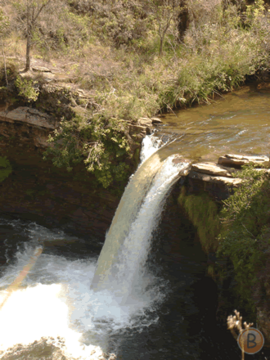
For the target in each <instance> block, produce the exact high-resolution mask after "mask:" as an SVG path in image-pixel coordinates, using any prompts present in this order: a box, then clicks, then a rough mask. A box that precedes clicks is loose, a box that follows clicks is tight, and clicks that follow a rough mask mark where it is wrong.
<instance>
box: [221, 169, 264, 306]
mask: <svg viewBox="0 0 270 360" xmlns="http://www.w3.org/2000/svg"><path fill="white" fill-rule="evenodd" d="M237 177H239V178H242V179H243V184H242V185H241V186H240V187H238V188H236V189H235V191H234V194H233V195H232V196H230V197H229V198H228V199H227V200H226V201H224V208H223V210H222V212H221V219H222V223H223V226H222V231H221V233H220V235H219V239H218V240H219V247H218V256H219V258H227V259H228V260H229V261H230V262H231V263H232V265H233V270H234V278H235V280H236V286H235V292H236V293H237V296H238V297H239V299H240V301H241V302H242V304H247V305H246V306H248V307H249V310H250V311H255V308H254V298H253V291H254V286H255V285H256V282H257V273H258V272H259V271H261V270H262V269H263V268H264V266H265V261H266V259H265V252H264V251H263V249H264V250H265V249H267V248H269V245H270V239H269V238H267V239H266V238H265V234H267V233H269V228H270V205H269V204H270V181H269V178H268V175H267V174H266V173H264V172H261V171H257V170H255V169H253V168H252V167H251V166H248V167H246V168H244V170H243V171H242V172H240V173H239V172H238V173H237ZM221 276H222V277H226V273H223V274H221Z"/></svg>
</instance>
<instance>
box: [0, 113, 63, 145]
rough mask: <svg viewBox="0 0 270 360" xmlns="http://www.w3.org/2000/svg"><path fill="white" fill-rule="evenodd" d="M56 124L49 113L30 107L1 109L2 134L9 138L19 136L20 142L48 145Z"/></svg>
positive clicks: (0, 131) (22, 143) (0, 124)
mask: <svg viewBox="0 0 270 360" xmlns="http://www.w3.org/2000/svg"><path fill="white" fill-rule="evenodd" d="M55 127H56V124H55V122H54V121H53V119H52V118H51V117H50V116H48V115H47V114H45V113H43V112H40V111H38V110H36V109H31V108H29V107H18V108H17V109H15V110H12V111H0V134H1V136H3V137H5V138H6V139H7V140H9V139H14V138H19V139H20V144H21V146H23V145H24V144H29V145H30V144H31V145H32V144H34V145H35V146H36V147H40V148H45V147H47V146H48V143H47V139H48V136H49V134H50V133H51V132H52V131H53V130H54V129H55Z"/></svg>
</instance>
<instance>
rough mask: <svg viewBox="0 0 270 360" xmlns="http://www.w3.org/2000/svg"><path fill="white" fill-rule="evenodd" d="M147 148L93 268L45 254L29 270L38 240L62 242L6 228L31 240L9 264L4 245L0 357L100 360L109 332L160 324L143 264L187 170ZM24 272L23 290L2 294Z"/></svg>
mask: <svg viewBox="0 0 270 360" xmlns="http://www.w3.org/2000/svg"><path fill="white" fill-rule="evenodd" d="M151 143H152V144H153V146H152V147H151V146H150V145H149V144H151ZM144 145H146V146H144V147H143V150H142V159H141V160H142V163H141V166H140V167H139V168H138V170H137V172H136V173H135V175H134V176H133V177H131V179H130V182H129V184H128V186H127V187H126V190H125V193H124V195H123V197H122V199H121V202H120V204H119V206H118V209H117V211H116V214H115V216H114V219H113V222H112V225H111V227H110V229H109V232H108V234H107V236H106V241H105V244H104V246H103V249H102V252H101V255H100V257H99V260H98V264H96V260H95V259H87V260H78V259H76V260H72V259H67V258H65V257H64V256H62V255H60V256H59V255H55V254H48V253H46V247H45V249H44V251H43V253H41V251H39V257H36V258H35V259H34V260H35V264H34V262H33V260H31V257H33V255H35V254H36V253H37V249H40V246H41V244H40V241H39V239H40V238H42V239H43V240H45V243H47V244H48V243H49V242H50V241H56V240H57V239H59V241H60V242H61V239H63V238H65V239H66V238H67V235H65V234H63V233H61V232H60V234H59V233H58V232H55V231H50V230H48V229H45V228H43V227H41V226H38V225H36V224H34V223H31V224H29V225H27V227H26V229H24V230H23V225H22V224H21V223H20V221H17V220H16V221H15V220H12V221H10V222H7V224H8V226H12V227H13V228H14V229H18V230H17V231H18V234H19V233H21V232H25V236H26V237H27V238H28V240H27V242H24V243H23V246H22V245H20V246H19V245H17V251H16V254H15V258H14V255H13V260H12V259H11V258H10V257H9V255H8V254H9V241H8V239H7V240H6V243H5V245H6V263H7V265H6V267H5V269H4V272H2V277H1V278H0V304H1V303H2V304H3V305H2V307H1V308H0V358H3V359H17V358H18V359H28V358H29V356H30V355H29V354H31V353H33V354H34V353H38V354H39V353H40V351H41V349H43V350H44V346H45V345H44V344H47V345H46V346H51V347H52V348H53V349H56V350H51V352H52V353H53V354H54V356H56V357H52V358H55V359H56V358H58V357H57V356H58V355H59V356H60V358H61V356H62V355H64V356H65V357H66V358H68V359H74V358H76V359H87V360H90V359H98V358H102V349H103V350H104V349H107V345H108V344H107V342H108V333H109V332H110V334H112V333H114V332H117V331H119V330H120V329H125V328H128V329H141V328H143V327H145V326H146V327H148V326H150V325H151V324H153V323H155V322H156V321H157V319H156V317H155V316H154V317H153V316H152V315H151V316H150V317H149V316H148V315H147V313H146V312H145V309H146V308H148V309H150V308H151V309H152V310H151V311H152V312H153V311H154V307H153V306H154V305H153V303H155V304H158V303H160V301H162V300H163V298H164V296H165V293H164V288H162V284H161V283H162V281H161V280H160V279H159V281H158V285H157V281H155V280H156V279H155V275H154V274H150V272H148V271H146V267H145V263H146V260H147V256H148V253H149V250H150V246H151V237H152V232H153V230H154V229H155V228H156V226H157V224H158V220H159V218H160V215H161V212H162V206H163V204H164V201H165V199H166V196H167V195H168V192H169V190H170V187H171V186H172V185H173V184H174V183H175V181H176V180H177V179H178V178H179V177H180V176H181V174H182V173H184V172H185V171H186V169H187V168H188V167H189V164H188V163H187V162H185V161H182V160H181V158H180V157H175V156H171V157H169V158H167V159H166V160H165V161H162V160H161V158H160V156H159V154H158V152H157V150H158V146H160V145H161V143H160V142H159V141H157V138H155V137H154V136H152V137H146V139H145V142H144ZM0 220H1V219H0ZM2 222H5V220H2ZM0 225H1V221H0ZM73 240H74V239H73ZM32 259H33V258H32ZM29 261H30V262H31V261H32V262H33V264H32V265H33V268H32V269H30V268H29V266H28V265H27V264H29ZM27 266H28V268H29V272H28V273H27V274H25V275H27V276H25V277H24V279H23V281H22V283H21V282H19V284H20V285H21V286H20V288H16V289H15V288H12V291H7V289H8V290H9V285H10V284H12V283H18V281H17V280H16V279H17V278H18V275H19V278H20V274H21V273H22V269H25V268H27ZM90 284H92V288H90ZM161 288H162V289H161ZM96 290H98V291H96ZM7 292H8V294H7ZM7 295H8V296H7ZM155 306H156V305H155ZM142 319H144V320H142ZM18 344H20V345H18ZM36 347H38V350H37V349H36ZM44 351H45V350H44ZM58 352H59V353H58ZM57 354H58V355H57ZM38 356H41V355H38ZM46 356H47V355H46ZM36 358H38V357H35V359H36ZM45 358H46V357H45Z"/></svg>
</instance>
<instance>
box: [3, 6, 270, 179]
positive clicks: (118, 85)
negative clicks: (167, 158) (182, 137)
mask: <svg viewBox="0 0 270 360" xmlns="http://www.w3.org/2000/svg"><path fill="white" fill-rule="evenodd" d="M7 4H8V2H6V8H7V9H8V10H7V13H8V14H9V16H10V17H11V18H12V19H13V20H14V24H15V26H14V28H15V29H17V31H15V30H13V31H12V32H10V35H9V38H7V39H6V40H5V41H6V44H9V46H6V53H7V54H6V55H7V56H16V57H17V58H20V59H23V55H24V51H25V39H24V38H23V36H22V34H23V31H22V28H21V26H22V25H21V23H20V22H19V21H17V20H16V16H15V15H16V14H15V13H14V11H15V10H14V9H13V10H12V7H11V6H10V4H8V5H7ZM202 5H203V6H202V7H201V8H198V9H197V8H196V7H195V8H194V7H193V8H192V6H194V4H193V2H192V1H189V2H188V6H189V11H190V14H191V13H192V14H193V18H194V19H195V20H194V19H193V20H194V21H191V23H190V26H189V28H188V29H187V31H186V33H185V36H184V38H183V40H182V41H179V33H178V30H177V21H178V20H177V19H178V17H177V14H174V15H175V16H174V17H173V20H172V22H171V25H170V27H169V29H168V32H167V34H166V37H165V43H164V49H163V55H162V56H159V36H158V27H159V23H158V21H159V20H158V17H157V16H156V13H155V8H154V7H151V6H150V3H149V2H145V1H144V0H134V1H133V2H132V3H131V2H128V1H122V0H119V1H118V2H117V3H115V4H114V3H112V2H109V1H104V2H103V3H102V4H97V3H96V2H94V1H92V0H91V1H88V2H87V3H86V2H84V1H81V0H74V1H66V2H64V3H62V2H61V4H60V2H59V1H55V2H54V8H52V9H48V11H47V12H44V14H42V16H41V17H40V19H39V23H38V26H37V29H36V31H35V34H34V40H35V42H34V48H33V51H32V58H33V59H35V60H36V61H37V63H39V64H41V65H47V66H49V67H53V68H54V70H55V71H56V73H58V75H57V74H56V78H58V80H59V81H61V82H63V81H65V82H69V83H70V85H71V88H73V89H76V88H81V89H83V90H84V91H85V92H86V94H87V99H86V100H85V101H84V102H83V101H82V102H81V103H80V104H79V105H80V106H82V107H83V108H84V109H85V110H86V111H85V115H84V116H85V117H86V118H85V120H84V121H81V122H80V126H79V128H76V126H77V125H78V122H76V120H74V121H73V123H72V126H69V124H68V123H65V121H66V122H69V121H70V117H69V118H66V119H65V118H63V122H62V125H63V126H62V128H61V131H62V132H63V131H64V132H65V131H67V132H68V133H67V136H66V139H69V142H70V144H69V145H70V146H65V147H64V148H63V147H62V148H61V147H57V146H56V148H58V150H59V151H58V152H57V151H54V152H52V155H53V161H54V163H55V164H58V166H65V167H67V168H71V167H72V162H73V159H74V163H76V162H77V161H78V158H79V159H80V161H83V160H87V158H88V159H89V152H88V153H87V152H85V145H87V143H89V142H90V143H91V142H93V141H92V140H91V139H92V138H93V136H94V134H92V135H91V136H89V137H88V142H87V143H84V142H83V138H82V139H80V140H79V141H77V140H76V139H75V140H74V136H73V134H72V132H71V131H70V130H67V129H70V128H72V129H73V130H74V133H76V134H79V135H78V136H81V135H82V134H83V132H88V133H89V131H90V130H89V126H88V124H89V123H90V122H91V121H93V122H94V123H96V122H100V123H103V124H104V125H105V126H107V127H108V126H110V125H108V124H116V123H118V130H114V131H115V133H117V134H118V136H117V139H118V140H117V141H119V145H121V144H122V143H125V141H126V140H124V138H125V139H127V134H126V132H125V131H123V130H121V129H122V126H120V124H121V123H122V122H123V121H125V122H134V123H136V121H137V120H138V119H139V118H140V117H145V116H149V117H151V116H154V115H156V114H158V113H159V112H167V111H172V109H174V108H175V107H178V108H179V107H180V108H181V107H187V106H191V105H193V104H201V103H209V102H211V99H212V98H213V97H214V95H215V94H218V93H222V92H226V91H230V90H232V89H234V88H236V87H238V86H239V85H241V84H242V83H243V82H244V81H245V78H246V76H248V75H254V74H256V73H258V72H262V71H265V70H267V69H268V65H269V55H268V53H269V43H270V42H269V41H270V39H269V34H268V26H269V21H270V19H269V14H268V12H265V11H264V7H262V4H261V0H257V1H256V2H255V4H254V5H253V6H251V7H249V8H248V9H247V10H248V12H247V17H246V20H245V21H244V22H243V20H242V17H241V16H240V15H241V14H240V10H239V9H238V8H237V6H235V5H230V6H228V7H227V9H223V8H222V7H221V6H220V5H218V2H216V1H212V2H211V1H210V2H207V4H206V3H205V4H204V3H203V2H202ZM59 6H62V7H61V9H62V11H60V12H59V13H58V14H60V15H59V16H58V19H57V21H55V22H53V21H52V18H54V17H55V16H56V15H55V14H56V13H57V12H56V10H57V9H58V7H59ZM4 9H5V7H4ZM58 10H59V9H58ZM12 11H13V12H12ZM48 19H50V21H48ZM41 95H42V94H41ZM41 95H40V96H41ZM37 102H38V100H37ZM33 106H35V105H34V104H33ZM56 115H57V114H56ZM74 116H75V115H74ZM74 119H75V118H74ZM74 124H77V125H76V126H75V128H74ZM82 124H84V125H82ZM114 126H115V125H114ZM82 127H84V130H83V131H82ZM115 129H116V128H115ZM100 138H101V142H99V146H101V147H102V148H104V144H105V143H104V141H105V138H104V137H102V136H101V137H100ZM111 138H113V136H112V137H111ZM121 138H122V140H120V139H121ZM57 139H58V140H59V134H58V135H57V134H55V136H54V137H53V138H52V139H51V140H52V142H53V143H54V142H55V143H56V141H57ZM106 139H107V138H106ZM90 140H91V141H90ZM74 141H75V142H74ZM106 141H107V140H106ZM75 143H76V146H75V148H76V149H77V150H78V151H79V152H80V156H79V155H78V154H77V152H74V150H71V149H74V146H73V145H74V144H75ZM94 143H95V141H94ZM121 146H122V145H121ZM124 147H125V148H126V151H127V152H128V151H129V150H128V146H124ZM107 148H108V149H109V148H110V149H114V147H110V146H109V147H107ZM119 149H120V147H119ZM69 151H71V153H68V154H67V152H69ZM90 151H92V150H91V149H90ZM106 151H109V150H105V154H104V157H103V159H105V158H107V159H108V161H110V162H111V163H114V164H115V163H117V162H118V160H119V159H116V157H115V155H114V154H107V153H106ZM93 152H95V151H94V150H93ZM75 153H76V155H75ZM67 158H68V159H69V161H68V163H67V161H66V160H67ZM90 158H91V157H90ZM113 158H114V160H115V161H114V160H113ZM93 161H94V160H93ZM104 161H105V160H104ZM123 161H124V162H125V160H124V158H121V159H120V162H121V163H122V162H123ZM85 164H86V166H87V168H88V169H89V170H90V171H96V170H98V169H97V168H96V165H97V162H96V161H94V163H91V164H89V163H88V161H86V162H85ZM87 164H89V166H88V165H87ZM101 167H102V166H101ZM105 167H106V166H105ZM99 168H100V166H99ZM93 169H95V170H93ZM108 178H110V179H111V180H110V181H109V182H107V181H102V182H103V184H105V183H106V184H107V185H108V184H109V183H111V182H112V174H110V175H108Z"/></svg>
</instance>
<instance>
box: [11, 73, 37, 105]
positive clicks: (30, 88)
mask: <svg viewBox="0 0 270 360" xmlns="http://www.w3.org/2000/svg"><path fill="white" fill-rule="evenodd" d="M15 85H16V87H17V89H18V91H19V95H20V96H22V97H23V98H24V99H25V100H27V101H28V102H31V101H37V99H38V95H39V90H38V89H36V88H35V82H34V81H33V80H32V79H29V80H28V79H26V78H25V79H24V78H22V77H21V76H17V79H16V81H15Z"/></svg>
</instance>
